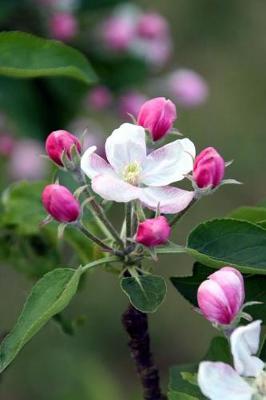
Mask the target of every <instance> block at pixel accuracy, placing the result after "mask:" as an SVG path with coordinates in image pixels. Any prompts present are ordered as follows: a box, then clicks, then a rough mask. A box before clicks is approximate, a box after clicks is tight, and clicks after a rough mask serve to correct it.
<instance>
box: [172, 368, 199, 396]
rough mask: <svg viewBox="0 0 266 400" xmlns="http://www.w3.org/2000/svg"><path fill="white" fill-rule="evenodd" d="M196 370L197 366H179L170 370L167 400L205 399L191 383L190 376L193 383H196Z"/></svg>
mask: <svg viewBox="0 0 266 400" xmlns="http://www.w3.org/2000/svg"><path fill="white" fill-rule="evenodd" d="M197 370H198V366H197V364H189V365H180V366H174V367H172V368H170V382H169V392H168V398H169V399H170V400H177V399H178V400H179V399H180V400H182V399H184V400H185V399H186V400H190V399H191V400H192V399H193V400H194V399H195V400H203V399H205V397H204V396H203V395H202V393H201V391H200V389H199V387H198V386H197V385H196V384H194V383H191V381H192V379H191V377H192V376H193V378H194V379H193V382H197V381H196V373H197ZM187 377H189V379H186V378H187ZM184 378H185V379H184ZM186 396H187V397H186Z"/></svg>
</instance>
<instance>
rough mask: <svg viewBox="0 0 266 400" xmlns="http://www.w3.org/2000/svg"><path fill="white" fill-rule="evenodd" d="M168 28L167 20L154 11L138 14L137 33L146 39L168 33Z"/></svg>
mask: <svg viewBox="0 0 266 400" xmlns="http://www.w3.org/2000/svg"><path fill="white" fill-rule="evenodd" d="M168 29H169V27H168V22H167V20H166V19H165V18H164V17H163V16H162V15H160V14H157V13H155V12H151V13H147V14H143V15H142V16H140V18H139V21H138V25H137V32H138V35H139V36H140V37H143V38H147V39H154V38H161V37H162V36H164V35H166V34H168Z"/></svg>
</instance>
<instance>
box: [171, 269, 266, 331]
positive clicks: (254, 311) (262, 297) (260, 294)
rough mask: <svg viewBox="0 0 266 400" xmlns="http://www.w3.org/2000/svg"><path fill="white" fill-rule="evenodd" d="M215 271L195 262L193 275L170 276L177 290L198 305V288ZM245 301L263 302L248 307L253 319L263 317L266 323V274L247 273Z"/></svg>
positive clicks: (245, 277) (247, 309)
mask: <svg viewBox="0 0 266 400" xmlns="http://www.w3.org/2000/svg"><path fill="white" fill-rule="evenodd" d="M212 273H213V270H212V268H209V267H206V266H205V265H202V264H200V263H195V264H194V267H193V276H184V277H172V278H170V280H171V282H172V283H173V285H174V287H175V288H176V289H177V291H178V292H179V293H180V294H181V295H182V296H183V297H184V298H185V299H186V300H187V301H189V302H190V303H191V304H192V305H193V306H194V307H197V305H198V304H197V290H198V287H199V285H200V284H201V282H203V281H204V280H205V279H207V278H208V276H209V275H210V274H212ZM244 281H245V293H246V296H245V301H246V302H250V301H258V302H261V303H262V304H258V305H252V306H250V307H247V308H246V311H247V312H248V313H249V314H251V316H252V317H253V319H262V320H263V323H264V324H266V276H265V275H247V276H246V275H245V276H244Z"/></svg>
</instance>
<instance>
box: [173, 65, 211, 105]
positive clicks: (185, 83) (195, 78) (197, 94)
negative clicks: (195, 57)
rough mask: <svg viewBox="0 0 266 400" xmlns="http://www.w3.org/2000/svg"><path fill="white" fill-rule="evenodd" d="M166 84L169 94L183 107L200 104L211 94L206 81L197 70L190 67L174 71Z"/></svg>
mask: <svg viewBox="0 0 266 400" xmlns="http://www.w3.org/2000/svg"><path fill="white" fill-rule="evenodd" d="M166 85H167V88H168V92H169V94H170V95H171V96H174V98H175V100H176V102H177V103H178V104H179V105H180V106H183V107H196V106H199V105H200V104H202V103H204V102H205V101H206V99H207V97H208V95H209V89H208V85H207V83H206V81H205V80H204V79H203V78H202V77H201V76H200V75H199V74H198V73H197V72H195V71H192V70H189V69H179V70H176V71H174V72H172V73H171V74H170V76H169V78H168V79H167V84H166Z"/></svg>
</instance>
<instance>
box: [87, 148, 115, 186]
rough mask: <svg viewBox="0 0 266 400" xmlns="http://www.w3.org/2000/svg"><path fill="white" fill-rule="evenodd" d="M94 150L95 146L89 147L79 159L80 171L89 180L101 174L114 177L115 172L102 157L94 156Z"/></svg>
mask: <svg viewBox="0 0 266 400" xmlns="http://www.w3.org/2000/svg"><path fill="white" fill-rule="evenodd" d="M95 150H96V146H91V147H89V148H88V149H87V150H86V151H85V153H84V154H83V156H82V157H81V161H80V167H81V169H82V171H83V172H84V173H85V174H86V175H87V176H88V177H89V178H91V179H92V178H94V177H95V176H97V175H101V174H105V175H113V176H115V172H114V170H113V168H112V167H111V165H110V164H108V163H107V162H106V161H105V160H104V159H103V158H102V157H100V156H98V155H97V154H95Z"/></svg>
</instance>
